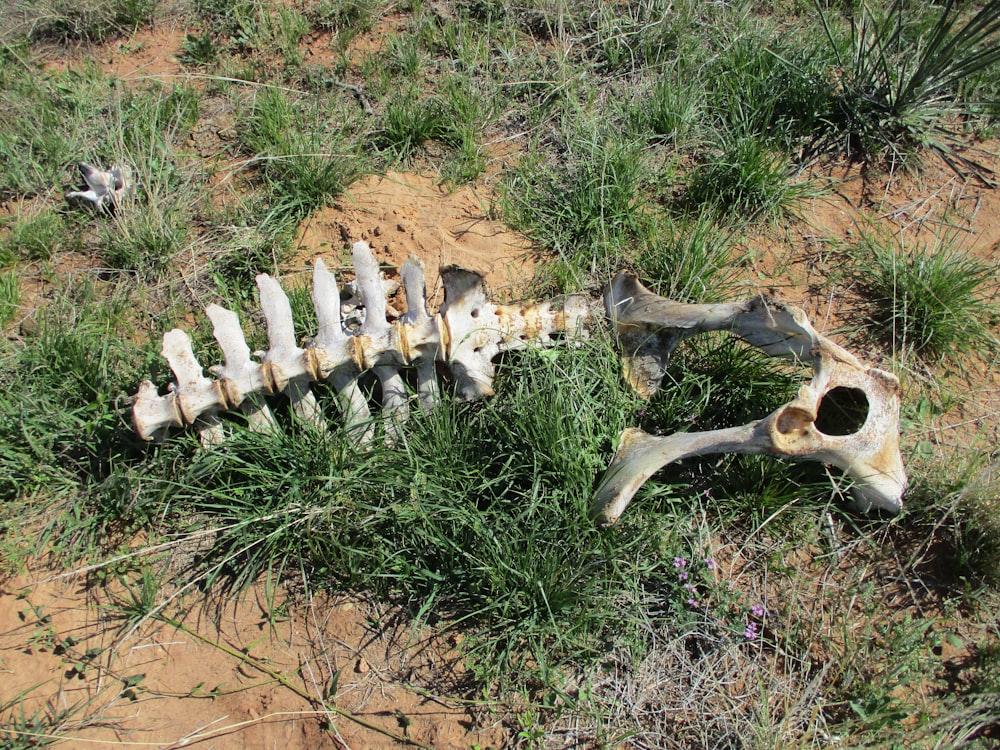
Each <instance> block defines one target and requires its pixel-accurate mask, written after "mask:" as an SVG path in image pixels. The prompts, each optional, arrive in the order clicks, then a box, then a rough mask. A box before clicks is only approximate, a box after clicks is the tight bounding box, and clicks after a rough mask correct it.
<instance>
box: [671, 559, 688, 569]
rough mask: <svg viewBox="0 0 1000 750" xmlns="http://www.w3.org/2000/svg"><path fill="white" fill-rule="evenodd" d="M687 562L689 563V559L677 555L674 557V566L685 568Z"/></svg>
mask: <svg viewBox="0 0 1000 750" xmlns="http://www.w3.org/2000/svg"><path fill="white" fill-rule="evenodd" d="M687 564H688V561H687V560H685V559H684V558H683V557H675V558H674V567H675V568H683V567H685V566H686V565H687Z"/></svg>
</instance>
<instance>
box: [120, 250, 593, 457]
mask: <svg viewBox="0 0 1000 750" xmlns="http://www.w3.org/2000/svg"><path fill="white" fill-rule="evenodd" d="M354 264H355V271H356V274H357V279H356V281H355V285H356V288H357V289H358V294H359V296H360V297H361V300H362V303H363V305H364V307H365V310H364V313H365V315H364V323H362V325H361V326H360V327H358V329H357V330H353V329H348V328H346V327H345V325H344V319H343V313H342V310H341V299H340V293H339V291H338V286H337V283H336V280H335V279H334V277H333V275H332V274H331V273H330V272H329V271H328V270H327V269H326V266H325V265H324V264H323V262H322V260H318V261H317V263H316V266H315V269H314V273H313V304H314V305H315V307H316V317H317V321H318V332H317V334H316V336H315V337H313V338H312V339H311V340H310V341H308V342H307V343H306V345H305V347H304V348H300V347H299V346H298V345H297V344H296V342H295V334H294V321H293V320H292V311H291V305H290V303H289V301H288V297H287V296H286V295H285V293H284V291H283V290H282V288H281V285H280V284H279V283H278V282H277V281H276V280H275V279H273V278H271V277H270V276H268V275H266V274H261V275H260V276H258V277H257V286H258V288H259V292H260V304H261V309H262V311H263V313H264V318H265V320H266V322H267V333H268V342H269V348H268V350H267V351H265V352H257V353H256V355H255V356H259V357H261V359H262V362H261V363H259V364H258V363H257V362H255V361H253V360H252V359H251V358H250V356H249V353H248V347H247V345H246V341H245V339H244V337H243V334H242V331H240V330H239V322H238V320H237V319H236V316H235V314H234V313H231V312H229V311H228V310H225V309H224V308H221V307H218V306H211V307H210V308H209V310H208V314H209V317H210V318H211V319H212V322H213V324H214V325H215V336H216V340H217V341H218V342H219V345H220V347H221V348H222V351H223V354H224V356H225V360H226V363H225V365H223V366H221V367H215V368H211V370H210V371H211V372H213V373H215V374H216V375H218V376H219V380H210V379H208V378H205V377H204V375H203V374H202V371H201V368H200V365H198V364H197V362H196V361H195V360H194V355H193V353H191V354H190V355H189V356H190V362H188V360H187V359H185V358H184V357H181V356H180V355H174V354H172V353H171V355H170V357H173V359H170V357H168V361H170V363H171V367H172V369H173V371H174V375H175V376H176V379H177V382H176V383H174V384H173V385H172V389H171V391H170V392H169V393H167V394H166V395H163V396H161V395H159V394H158V392H157V389H156V387H155V386H154V385H153V384H152V383H150V382H148V381H146V382H143V383H142V384H140V386H139V393H138V397H137V399H136V402H135V405H134V407H133V410H132V417H133V422H134V425H135V429H136V432H138V434H139V435H140V436H141V437H142V438H144V439H147V440H148V439H152V438H153V437H154V436H155V435H157V434H159V433H160V432H161V431H162V430H163V429H164V428H168V427H180V426H183V425H185V424H192V423H193V422H194V421H195V420H196V419H198V418H199V417H201V416H202V415H205V416H206V417H207V418H209V419H212V420H217V415H218V413H220V412H222V411H226V410H230V409H236V408H241V409H244V411H245V412H246V413H247V415H248V420H251V419H252V426H254V427H256V428H259V429H263V428H264V426H265V425H266V424H267V420H268V417H267V416H265V415H264V414H265V413H264V412H263V411H260V413H259V414H258V413H257V412H255V411H254V410H255V409H258V407H259V405H261V404H262V402H261V399H262V397H264V396H268V395H273V394H276V393H284V394H285V395H287V396H288V398H289V400H290V401H291V404H292V408H293V411H294V412H295V414H296V415H297V416H298V417H299V418H300V419H303V420H305V421H308V422H312V423H314V424H316V425H317V426H320V427H322V426H323V425H324V424H325V423H324V420H323V418H322V415H321V414H320V410H319V407H318V404H317V402H316V399H315V396H314V395H313V393H312V391H311V390H310V385H311V384H312V383H317V382H324V381H329V382H330V383H331V384H332V385H333V387H334V389H335V390H336V391H337V393H338V399H339V402H340V405H341V409H342V411H343V416H344V421H345V423H346V427H347V431H348V434H349V435H350V436H351V438H352V439H353V440H354V441H355V442H356V443H358V444H362V443H365V442H367V441H368V440H370V439H371V436H372V422H371V413H370V410H369V408H368V403H367V401H366V399H365V396H364V394H363V393H362V391H361V389H360V388H359V386H358V382H357V379H358V377H359V376H360V375H361V374H362V373H363V372H365V371H367V370H371V371H373V372H374V374H375V375H376V376H377V377H378V379H379V381H380V383H381V386H382V407H383V408H382V411H383V418H384V421H385V429H386V434H387V436H388V437H390V438H391V437H392V436H393V435H394V434H396V430H397V429H398V424H399V422H401V421H402V420H404V419H405V418H406V415H407V414H408V411H409V399H410V394H409V392H408V391H407V389H406V386H405V383H404V380H403V377H402V370H403V369H404V368H411V367H412V368H414V369H415V370H416V386H417V396H418V399H419V403H420V405H421V408H423V409H427V410H429V409H432V408H433V407H434V405H435V404H436V403H437V402H438V401H439V400H440V395H439V391H438V385H437V380H436V363H438V362H444V363H446V364H448V365H450V366H451V368H452V371H453V373H454V375H455V378H456V381H457V382H458V385H459V391H460V393H461V395H462V396H463V397H464V398H474V397H478V396H479V395H485V394H487V393H492V378H493V372H494V369H493V363H492V361H491V360H492V357H493V356H495V355H496V354H498V353H500V352H503V351H507V350H511V349H521V348H524V347H525V346H528V345H529V344H538V345H545V344H549V343H552V342H553V341H554V340H556V337H557V336H558V335H560V334H565V335H567V336H569V337H582V336H585V335H586V326H585V322H586V320H587V318H588V317H589V315H590V304H589V299H588V298H587V297H584V296H576V297H565V298H558V299H556V300H552V301H549V302H543V303H540V304H537V305H532V304H525V305H520V306H518V305H509V306H505V305H493V304H491V303H488V302H487V300H486V293H485V290H484V285H483V278H482V277H481V276H479V275H478V274H475V273H473V272H471V271H463V270H461V269H454V268H452V269H445V271H444V272H443V274H442V276H443V282H444V291H445V305H443V306H442V308H441V313H440V314H438V315H434V316H431V315H430V314H429V313H428V311H427V300H426V293H425V284H424V276H423V267H422V265H421V264H420V262H419V261H417V260H415V259H410V260H409V261H407V262H406V263H405V264H404V265H403V267H402V269H401V275H402V277H403V285H404V290H405V294H406V303H407V311H406V313H405V314H404V315H402V316H401V317H400V319H399V320H398V321H396V322H395V323H390V322H389V321H388V320H387V319H386V315H385V313H386V292H385V285H384V283H383V282H382V279H381V273H380V271H379V267H378V263H377V261H376V260H375V258H374V256H373V255H372V254H371V250H370V249H369V247H368V246H367V245H366V244H365V243H363V242H360V243H357V244H356V245H355V247H354ZM178 335H180V336H183V337H184V338H185V340H186V341H187V351H188V352H190V339H187V334H184V333H183V332H182V331H176V332H170V333H168V334H166V335H165V336H164V354H165V356H167V349H168V346H167V342H168V339H169V340H170V341H171V342H174V340H175V338H176V337H177V336H178ZM175 348H176V346H175V345H173V344H172V345H171V352H173V350H174V349H175ZM185 356H187V355H185ZM175 364H176V365H177V366H176V367H175ZM194 368H197V372H196V373H195V371H194ZM248 402H251V403H249V404H248ZM244 404H247V405H246V406H244ZM267 414H269V412H268V413H267ZM251 415H254V416H253V417H252V418H251ZM219 434H220V435H221V433H219Z"/></svg>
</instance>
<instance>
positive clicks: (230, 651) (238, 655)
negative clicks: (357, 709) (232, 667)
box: [161, 616, 433, 750]
mask: <svg viewBox="0 0 1000 750" xmlns="http://www.w3.org/2000/svg"><path fill="white" fill-rule="evenodd" d="M161 619H162V620H163V622H165V623H167V624H168V625H173V626H174V627H175V628H177V629H178V630H180V631H181V632H182V633H186V634H187V635H189V636H191V637H192V638H195V639H197V640H199V641H201V642H202V643H204V644H206V645H209V646H212V647H213V648H217V649H219V650H220V651H222V652H223V653H224V654H227V655H229V656H232V657H233V658H234V659H238V660H239V661H241V662H242V663H244V664H246V665H247V666H250V667H253V668H254V669H256V670H258V671H260V672H263V673H264V674H266V675H267V676H268V677H271V678H273V679H275V680H277V681H278V682H279V683H281V685H283V686H284V687H286V688H288V689H289V690H291V691H292V692H293V693H295V694H296V695H297V696H299V697H300V698H302V699H303V700H304V701H306V702H307V703H308V704H309V705H311V706H313V707H319V709H320V710H321V711H322V710H324V709H323V707H322V704H321V702H320V701H318V700H317V699H316V697H315V696H313V695H312V694H310V693H308V692H307V691H305V690H303V689H302V688H300V687H299V686H298V685H296V684H295V683H293V682H292V681H291V680H289V679H288V678H287V677H286V676H285V675H283V674H282V673H281V672H278V671H277V670H274V669H271V668H270V667H268V666H266V665H264V664H262V663H261V662H259V661H257V660H256V659H254V658H253V657H251V656H250V655H249V654H244V653H242V652H240V651H237V650H236V649H234V648H232V647H231V646H227V645H225V644H224V643H219V642H218V641H213V640H212V639H211V638H208V637H207V636H204V635H202V634H201V633H198V632H196V631H194V630H192V629H191V628H189V627H188V626H187V625H185V624H184V623H182V622H179V621H177V620H174V619H173V618H171V617H165V616H162V617H161ZM325 710H326V711H328V712H330V713H335V714H337V715H338V716H342V717H344V718H345V719H347V720H348V721H353V722H354V723H355V724H358V725H359V726H362V727H364V728H365V729H368V730H370V731H372V732H377V733H379V734H382V735H385V736H386V737H389V738H390V739H393V740H395V741H396V742H401V743H402V744H404V745H410V746H411V747H419V748H422V750H433V748H432V747H430V746H429V745H424V744H423V743H421V742H417V741H416V740H414V739H412V738H410V737H406V736H404V735H401V734H396V733H395V732H393V731H392V730H390V729H386V728H384V727H380V726H378V725H376V724H372V723H371V722H370V721H366V720H365V719H362V718H361V717H360V716H358V715H357V714H355V713H352V712H351V711H348V710H347V709H346V708H340V707H339V706H337V705H334V706H332V707H331V708H329V709H325Z"/></svg>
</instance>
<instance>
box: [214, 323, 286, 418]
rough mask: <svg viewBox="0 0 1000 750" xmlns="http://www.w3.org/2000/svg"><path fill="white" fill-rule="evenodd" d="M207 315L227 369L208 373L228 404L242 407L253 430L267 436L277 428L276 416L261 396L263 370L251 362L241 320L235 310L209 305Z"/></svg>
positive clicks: (220, 368)
mask: <svg viewBox="0 0 1000 750" xmlns="http://www.w3.org/2000/svg"><path fill="white" fill-rule="evenodd" d="M205 313H206V314H207V315H208V318H209V320H211V321H212V334H213V335H214V336H215V340H216V341H217V342H218V343H219V348H220V349H222V354H223V357H224V358H225V360H226V361H225V364H224V365H215V366H213V367H210V368H209V372H211V373H212V374H213V375H216V376H217V377H219V378H220V381H219V385H220V387H221V388H222V389H223V393H224V394H225V397H226V403H227V404H230V405H234V404H239V408H240V411H242V412H243V413H244V414H245V415H246V418H247V425H248V426H249V428H250V429H251V430H255V431H257V432H265V431H267V430H270V429H272V428H273V427H274V425H275V421H274V415H273V414H271V410H270V409H269V408H268V407H267V404H265V403H264V402H263V400H262V399H261V398H260V395H258V394H263V392H264V391H265V390H266V387H267V384H266V382H265V379H264V373H263V368H262V367H261V366H260V364H258V363H257V362H254V361H253V360H251V359H250V347H249V346H248V345H247V342H246V339H245V338H244V337H243V329H242V328H240V319H239V317H238V316H237V315H236V313H234V312H233V311H232V310H227V309H226V308H224V307H221V306H219V305H215V304H212V305H209V306H208V307H206V308H205Z"/></svg>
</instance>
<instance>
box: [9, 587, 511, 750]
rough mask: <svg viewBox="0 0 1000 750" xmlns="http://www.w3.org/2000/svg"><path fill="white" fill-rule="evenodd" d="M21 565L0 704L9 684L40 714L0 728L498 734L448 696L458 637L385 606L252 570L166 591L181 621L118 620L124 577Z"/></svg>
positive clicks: (66, 732) (206, 741) (462, 743)
mask: <svg viewBox="0 0 1000 750" xmlns="http://www.w3.org/2000/svg"><path fill="white" fill-rule="evenodd" d="M31 578H32V576H31V575H30V574H29V575H26V576H21V577H19V578H16V579H13V580H9V581H7V582H6V584H5V585H4V586H3V589H2V591H0V671H2V672H3V673H4V677H3V679H2V680H0V705H7V704H8V702H10V701H16V698H17V697H18V696H19V695H21V694H23V696H24V702H23V706H24V715H25V716H26V717H32V716H35V717H37V718H39V719H41V718H42V717H48V720H47V721H39V722H38V724H37V725H36V726H34V727H31V726H24V725H19V726H13V727H12V726H8V731H10V730H14V729H16V730H20V731H25V732H41V733H46V732H49V733H55V732H58V734H59V735H60V736H61V737H65V738H68V741H69V742H71V743H73V742H79V743H81V746H82V743H83V742H86V746H87V747H94V748H102V747H109V748H110V747H118V746H121V745H122V744H126V745H127V744H130V743H140V744H144V745H146V746H155V747H162V748H173V747H181V746H184V747H212V748H234V749H235V748H265V747H266V748H270V747H309V748H325V747H330V748H390V747H401V746H405V745H406V744H415V745H417V746H429V747H434V748H456V749H457V748H468V747H470V746H472V745H473V744H474V743H475V744H478V745H479V746H481V747H491V746H492V747H496V746H500V745H502V744H503V738H504V732H503V730H502V727H501V726H500V722H499V720H498V719H497V718H496V717H494V716H491V715H490V714H489V713H488V712H487V711H485V710H476V709H475V708H473V707H471V706H472V702H471V701H470V702H464V701H463V700H462V698H465V697H468V696H464V695H463V694H462V693H463V680H464V672H463V669H462V665H461V661H460V659H459V656H458V654H457V652H456V648H455V647H456V645H457V643H458V640H457V637H456V636H454V635H453V636H451V637H450V638H446V637H445V636H444V635H442V634H439V633H433V632H430V631H429V629H427V628H420V627H418V626H415V625H413V624H412V621H411V620H410V618H408V617H407V616H406V615H405V614H404V613H402V612H400V611H398V610H396V609H393V608H391V607H386V606H382V605H376V604H373V603H371V602H368V601H365V600H364V599H360V598H352V597H349V596H321V595H317V596H314V597H312V598H310V599H308V600H306V601H291V600H289V599H287V595H285V594H283V593H281V592H279V593H274V594H273V598H272V599H271V601H269V593H268V590H267V589H266V587H265V586H264V585H258V586H256V587H254V588H253V589H252V590H250V591H249V592H247V593H246V594H244V595H242V596H240V597H237V598H231V599H222V600H221V601H218V602H215V601H205V600H204V599H203V598H202V597H201V596H200V595H197V594H192V595H189V597H188V598H189V599H190V600H191V601H195V600H197V603H196V604H194V606H192V607H190V608H189V609H186V610H184V609H183V608H181V607H179V606H176V605H171V606H168V607H167V608H166V609H165V610H164V611H165V613H167V614H168V615H169V616H170V617H172V618H176V621H177V622H179V623H181V624H182V625H183V629H182V628H178V627H175V626H174V624H167V623H163V622H147V623H144V624H142V625H140V626H139V627H138V628H136V629H134V631H132V632H130V622H129V620H128V619H127V618H126V617H124V616H123V612H122V609H121V607H120V603H121V602H128V601H130V600H131V597H130V595H129V594H128V592H127V590H126V589H125V588H124V587H123V586H122V585H120V584H116V585H114V586H112V587H110V588H111V589H112V590H116V594H115V595H111V594H109V593H108V591H107V589H103V588H98V587H90V588H88V587H86V586H84V585H83V584H82V579H81V578H68V579H62V580H56V581H49V582H44V583H38V584H32V583H31V582H30V579H31ZM136 586H137V584H132V588H133V589H135V588H136ZM162 594H163V592H159V595H158V598H157V601H158V602H159V601H161V600H162V599H161V597H162ZM164 598H165V597H164ZM195 633H197V634H198V635H197V636H196V635H195ZM68 644H72V645H68ZM216 644H218V645H216ZM88 653H89V654H91V656H89V657H88V656H87V654H88ZM75 665H79V666H75ZM335 676H338V677H335ZM281 681H287V685H286V684H283V683H282V682H281ZM331 685H333V687H331ZM304 696H308V697H309V700H307V699H306V698H305V697H304ZM61 712H65V714H66V715H65V717H63V718H60V713H61ZM23 739H28V737H27V736H25V737H24V738H23ZM36 739H41V738H36Z"/></svg>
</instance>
